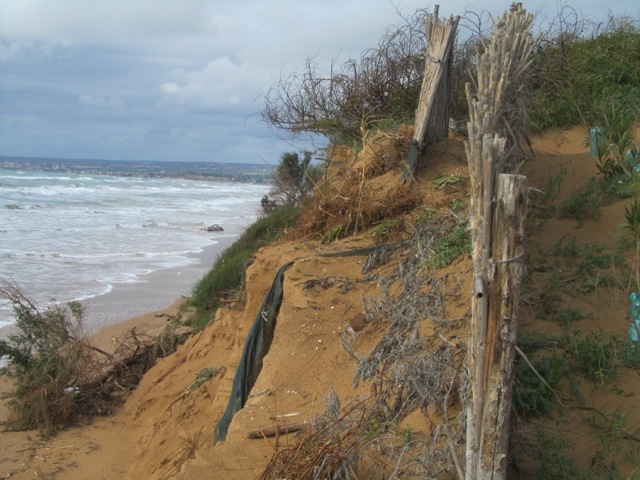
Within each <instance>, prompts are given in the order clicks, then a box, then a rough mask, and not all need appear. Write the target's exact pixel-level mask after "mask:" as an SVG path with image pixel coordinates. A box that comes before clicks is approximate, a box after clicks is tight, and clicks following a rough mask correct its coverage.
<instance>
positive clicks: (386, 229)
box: [325, 218, 404, 245]
mask: <svg viewBox="0 0 640 480" xmlns="http://www.w3.org/2000/svg"><path fill="white" fill-rule="evenodd" d="M403 224H404V222H403V221H402V219H401V218H393V219H389V220H383V221H381V222H378V223H376V224H375V228H374V229H373V232H372V233H371V235H372V236H373V241H374V243H375V244H376V245H380V244H381V243H384V242H385V241H386V240H387V239H388V238H389V236H390V235H391V234H392V233H394V232H397V231H399V230H400V229H401V227H402V226H403ZM325 243H326V242H325Z"/></svg>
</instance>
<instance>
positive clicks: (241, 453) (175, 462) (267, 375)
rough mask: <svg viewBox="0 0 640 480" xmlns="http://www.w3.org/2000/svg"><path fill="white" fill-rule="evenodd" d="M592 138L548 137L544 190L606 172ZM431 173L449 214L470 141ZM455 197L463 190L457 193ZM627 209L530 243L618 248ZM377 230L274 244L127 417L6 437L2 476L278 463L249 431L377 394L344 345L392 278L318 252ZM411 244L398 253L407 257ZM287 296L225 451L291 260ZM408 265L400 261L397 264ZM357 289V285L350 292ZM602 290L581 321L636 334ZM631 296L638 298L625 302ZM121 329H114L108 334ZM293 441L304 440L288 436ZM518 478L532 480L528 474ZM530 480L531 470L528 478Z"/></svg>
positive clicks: (608, 393) (459, 305) (429, 203)
mask: <svg viewBox="0 0 640 480" xmlns="http://www.w3.org/2000/svg"><path fill="white" fill-rule="evenodd" d="M585 136H586V133H585V132H584V131H583V130H580V129H577V130H573V131H567V132H550V133H547V134H546V135H545V136H543V137H541V138H537V139H536V142H535V148H536V151H537V158H536V160H535V161H534V162H531V163H530V164H528V165H527V166H526V171H527V174H528V176H529V177H530V181H531V183H532V184H533V185H540V184H541V182H543V181H544V180H545V179H546V178H548V177H549V175H551V174H553V173H555V172H556V171H557V169H558V168H559V166H560V165H563V166H564V167H565V168H566V169H567V172H568V173H567V177H566V180H565V182H564V183H563V189H562V191H561V193H560V196H559V201H560V200H562V199H564V198H568V197H569V196H570V195H572V194H573V193H574V192H575V191H576V190H577V189H578V188H579V187H580V186H581V185H583V184H584V183H585V182H586V180H587V179H588V178H589V177H590V176H591V175H593V174H594V173H595V170H594V166H593V161H592V160H590V159H589V158H588V156H587V152H586V149H585V148H584V146H582V142H583V139H584V138H585ZM423 163H424V167H423V169H422V171H421V173H420V179H419V180H420V189H421V190H420V191H421V195H422V196H423V198H424V202H425V205H426V207H425V208H435V209H438V208H448V205H449V203H450V198H449V197H448V195H450V194H451V192H447V191H444V190H442V189H438V188H436V187H435V186H434V184H433V183H431V181H432V180H433V179H434V178H435V177H436V176H437V175H439V174H447V175H452V174H458V175H466V159H465V157H464V150H463V147H462V143H461V140H460V139H449V140H448V141H446V142H443V143H442V144H440V145H436V146H434V147H433V148H432V150H431V152H430V154H429V155H428V156H427V157H426V158H425V159H424V162H423ZM385 175H386V176H385V180H384V181H385V182H387V183H388V185H390V186H391V188H398V187H397V186H398V185H399V184H398V179H399V166H396V168H395V170H394V171H392V172H388V173H386V174H385ZM454 193H455V192H454ZM622 211H623V206H622V204H615V205H612V206H610V207H606V208H605V209H604V210H603V212H602V215H601V217H600V218H599V219H598V220H597V221H596V220H588V221H587V222H585V225H584V227H583V228H582V229H580V230H576V228H575V227H576V224H575V221H573V220H566V219H563V220H560V219H551V220H548V221H547V222H545V223H544V224H543V225H541V226H536V227H535V228H532V229H531V232H530V233H531V236H530V238H529V240H528V242H527V249H528V250H529V251H533V250H534V249H536V248H538V246H545V245H546V246H549V245H553V244H555V242H557V241H558V240H559V239H560V238H562V236H564V235H566V234H567V233H571V234H574V235H575V236H577V237H578V236H579V238H580V239H581V241H588V242H592V243H609V244H613V243H615V242H616V241H617V240H616V238H615V237H613V236H612V232H614V231H615V226H616V225H617V224H619V223H621V221H622V219H623V216H622ZM371 243H372V239H371V236H370V235H367V234H366V233H363V234H362V235H360V236H358V237H356V238H348V239H346V240H341V241H339V242H335V243H332V244H329V245H320V244H319V242H318V241H315V240H283V241H280V242H278V243H276V244H274V245H271V246H269V247H266V248H264V249H262V250H261V251H260V252H258V254H257V255H256V257H255V261H254V262H253V264H252V265H251V266H250V267H249V268H248V270H247V276H246V289H245V295H244V298H243V299H242V301H239V302H237V303H235V304H230V305H229V306H228V307H226V308H222V309H220V310H219V311H218V314H217V316H216V319H215V322H213V323H212V324H211V325H210V326H208V327H207V328H206V329H204V330H203V331H202V332H201V333H199V334H197V335H195V336H193V337H191V338H190V339H189V340H188V341H187V342H186V343H185V344H184V345H183V346H182V347H181V348H180V349H179V350H178V351H177V352H176V353H175V354H173V355H171V356H169V357H167V358H165V359H162V360H160V361H158V362H157V364H156V365H155V366H154V367H153V368H152V369H151V370H150V371H149V372H148V373H147V374H146V375H145V377H144V379H143V381H142V383H141V384H140V386H139V387H138V389H137V390H136V391H135V392H133V393H132V394H131V396H130V397H129V398H128V400H127V401H126V404H125V405H124V407H123V408H121V409H120V410H119V411H118V412H116V413H115V414H114V415H112V416H110V417H106V418H100V419H94V420H92V421H87V424H86V425H80V426H77V427H73V428H69V429H67V430H65V431H63V432H61V433H60V434H59V435H58V436H57V437H55V438H54V439H52V440H49V441H41V440H38V439H37V434H36V433H35V432H27V433H24V432H5V433H3V434H2V436H1V437H2V439H1V440H0V447H3V448H2V451H3V452H4V453H3V454H2V456H3V460H2V461H1V462H0V473H1V474H3V475H4V476H5V477H6V478H8V477H9V475H10V476H11V478H34V475H35V474H37V476H39V477H43V476H44V477H48V478H60V479H62V478H64V479H67V478H78V479H79V478H104V479H107V478H130V479H141V478H145V479H146V478H149V479H152V478H154V479H155V478H158V479H159V478H174V477H175V478H184V479H205V478H224V479H232V480H233V479H238V480H245V479H251V478H255V477H257V476H258V475H259V474H260V473H261V472H262V471H263V469H264V467H265V465H266V464H267V463H268V461H269V460H270V458H271V456H272V454H273V452H274V449H276V448H277V446H276V443H275V442H276V440H275V439H271V440H270V441H267V440H264V439H261V440H250V439H247V433H248V432H250V431H252V430H256V429H260V428H265V427H270V426H273V425H276V424H279V425H282V424H286V423H288V422H290V423H300V422H305V421H309V420H310V419H311V418H312V416H313V415H314V414H317V413H320V412H322V411H324V399H325V397H326V396H327V394H328V393H329V392H330V391H331V389H334V390H335V391H336V392H337V393H338V394H339V395H340V396H341V397H349V396H354V395H358V394H366V393H367V392H368V391H369V386H368V385H366V384H365V385H361V386H360V387H359V389H358V390H355V389H354V388H353V371H354V361H353V359H352V358H351V357H350V356H349V354H348V353H347V352H346V351H345V350H344V349H343V348H342V346H341V335H342V333H343V332H344V331H345V329H347V328H348V327H349V326H350V325H356V324H357V322H358V318H360V317H361V315H360V314H361V312H362V308H363V307H362V302H363V298H368V297H373V298H376V297H377V295H379V287H378V279H377V278H379V277H370V278H367V277H365V276H363V275H362V272H361V266H362V265H361V262H362V261H363V259H364V257H363V256H349V257H347V256H345V257H331V258H330V257H318V256H315V254H317V253H320V252H337V251H346V250H350V249H354V248H358V247H362V246H367V245H371ZM406 254H407V252H404V253H399V254H398V255H406ZM399 259H400V257H394V258H393V259H392V260H391V261H390V265H391V266H389V265H386V266H381V267H378V269H377V270H376V271H375V272H374V273H376V274H378V275H379V276H384V275H385V274H388V272H389V271H390V269H391V268H392V266H393V265H395V263H397V261H399ZM290 261H293V262H294V263H293V265H292V266H291V267H290V268H289V269H288V270H287V271H286V274H285V284H284V285H285V286H284V301H283V305H282V308H281V311H280V315H279V317H278V321H277V328H276V334H275V339H274V341H273V344H272V346H271V349H270V352H269V354H268V355H267V357H266V358H265V360H264V367H263V370H262V373H261V375H260V377H259V379H258V381H257V383H256V385H255V386H254V388H253V390H252V394H251V396H250V398H249V400H248V403H247V405H246V407H245V408H244V409H243V410H242V411H240V412H239V413H238V414H237V415H236V416H235V418H234V420H233V422H232V423H231V426H230V429H229V432H228V437H227V440H226V441H225V442H220V443H218V444H217V445H215V446H214V444H213V432H214V429H215V426H216V423H217V422H218V420H219V419H220V416H221V415H222V413H223V411H224V409H225V408H226V404H227V401H228V398H229V395H230V391H231V385H232V382H233V376H234V374H235V369H236V367H237V365H238V362H239V361H240V357H241V352H242V348H243V346H244V342H245V339H246V335H247V332H248V330H249V328H250V327H251V323H252V322H253V320H254V318H255V316H256V314H257V312H258V309H259V307H260V305H261V303H262V301H263V298H264V295H265V293H266V292H267V290H268V289H269V287H270V285H271V282H272V280H273V276H274V275H275V273H276V271H277V270H278V269H279V268H280V266H281V265H282V264H283V263H285V262H290ZM394 262H395V263H394ZM469 270H470V262H469V261H468V260H458V261H456V262H454V264H453V265H452V266H451V267H450V268H449V271H448V272H446V274H450V275H455V278H456V282H457V284H456V285H458V287H456V288H458V290H457V292H458V293H457V294H452V295H450V297H448V300H447V301H448V303H447V308H450V309H451V312H452V315H454V316H455V315H460V316H462V315H464V313H465V311H466V310H467V308H468V306H467V303H466V300H465V298H466V295H467V294H468V293H469V292H470V288H469V284H470V283H469V281H470V273H469ZM323 278H324V279H327V278H331V279H333V283H330V282H325V285H324V286H323V285H314V286H311V287H310V288H306V287H308V285H305V282H308V281H309V280H321V279H323ZM346 284H348V285H349V287H348V288H343V287H344V286H345V285H346ZM526 290H527V292H526V296H527V302H529V305H531V302H535V301H536V299H537V298H538V295H539V286H537V285H528V286H527V289H526ZM599 295H600V297H599V298H598V299H597V300H594V298H593V297H585V298H584V299H578V300H576V301H577V302H582V304H583V305H582V307H583V308H589V311H590V312H593V314H592V315H591V316H590V317H589V318H588V319H587V320H584V321H583V322H585V323H581V324H580V327H581V328H585V329H586V330H589V329H594V330H595V329H599V328H603V329H604V330H606V331H609V332H615V333H617V334H619V335H620V336H622V337H623V336H624V335H625V334H626V329H627V328H628V323H627V322H628V320H627V317H626V308H627V304H626V301H625V298H619V297H618V298H617V299H616V298H614V297H613V296H614V295H615V294H614V293H612V292H609V291H606V290H605V289H602V290H601V291H600V292H599ZM623 297H624V296H623ZM521 313H522V317H521V318H520V319H519V320H520V325H521V327H522V330H523V331H525V332H527V331H528V332H531V331H535V330H538V331H543V332H546V333H549V332H551V333H554V332H555V333H557V332H558V330H559V326H558V325H557V323H553V322H549V321H543V320H539V319H537V318H535V313H534V310H533V308H524V307H523V308H522V309H521ZM357 330H359V331H358V332H357V334H356V336H355V338H356V340H355V342H354V345H355V346H356V348H357V350H358V351H359V352H362V353H366V352H368V351H369V350H370V349H371V348H372V347H373V345H374V344H375V342H376V341H377V340H378V338H379V337H380V334H381V332H380V331H379V330H376V329H373V328H367V327H365V328H364V329H362V330H360V326H358V327H357ZM107 336H108V335H107ZM212 367H219V372H218V374H217V375H216V376H215V377H214V378H213V379H212V380H210V381H208V382H205V383H203V384H202V385H201V386H200V387H199V388H197V389H195V390H193V391H188V388H189V386H190V385H191V384H192V383H193V382H194V380H195V378H196V373H197V372H198V371H200V370H201V369H203V368H212ZM615 385H616V386H617V387H618V388H619V389H621V390H623V391H624V392H626V395H619V394H617V393H616V391H617V390H615V389H613V388H606V389H599V390H596V389H592V388H591V387H589V386H588V385H586V386H585V387H584V388H583V391H585V392H586V393H587V395H588V400H589V401H590V402H591V404H592V405H593V406H594V407H595V408H598V409H602V410H606V411H610V410H611V408H612V406H615V407H619V408H621V409H622V410H624V412H625V413H626V414H627V420H628V422H629V424H630V425H631V426H635V427H638V426H640V418H639V414H638V413H635V411H634V407H637V390H638V387H637V386H636V385H637V373H636V372H634V371H625V372H624V375H623V376H621V378H620V379H619V380H617V381H616V383H615ZM582 413H583V412H582V411H581V410H580V411H578V410H576V411H571V412H570V415H569V418H570V419H573V420H572V421H571V422H570V424H571V425H573V427H569V426H567V427H566V429H567V430H571V431H570V433H569V435H570V436H571V437H572V438H573V439H574V440H575V441H580V439H581V438H582V437H584V435H583V433H584V427H582V426H580V422H579V420H580V419H581V418H582V417H581V415H582ZM411 421H412V422H413V428H415V429H416V430H422V431H428V429H429V425H428V420H427V419H425V418H424V416H422V417H421V414H418V415H417V416H413V417H412V419H411ZM277 441H278V442H279V444H280V445H287V444H289V442H292V441H293V440H292V438H291V437H290V436H281V437H280V438H279V439H278V440H277ZM594 448H595V447H594V446H593V445H591V444H589V443H588V442H586V440H585V443H584V444H577V446H576V451H580V452H583V455H582V456H583V457H584V461H585V462H588V461H590V455H593V452H594ZM514 478H518V477H514ZM523 478H525V477H523Z"/></svg>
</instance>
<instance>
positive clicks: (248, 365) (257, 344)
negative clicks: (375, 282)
mask: <svg viewBox="0 0 640 480" xmlns="http://www.w3.org/2000/svg"><path fill="white" fill-rule="evenodd" d="M401 246H402V243H401V242H400V243H394V244H389V245H379V246H375V247H363V248H357V249H354V250H347V251H342V252H328V253H316V254H314V255H308V256H305V257H300V258H297V259H295V260H292V261H291V262H288V263H285V264H284V265H283V266H282V267H280V270H278V273H276V276H275V278H274V279H273V283H272V284H271V289H270V290H269V292H268V293H267V296H266V297H265V299H264V301H263V302H262V306H261V307H260V310H259V311H258V315H257V317H256V319H255V320H254V321H253V326H252V327H251V330H250V331H249V334H248V335H247V341H246V343H245V344H244V350H243V351H242V359H241V360H240V364H239V365H238V369H237V370H236V374H235V377H233V386H232V387H231V397H230V398H229V403H228V404H227V409H226V410H225V412H224V414H223V415H222V418H221V419H220V421H219V422H218V424H217V425H216V433H215V437H214V443H218V442H219V441H221V440H225V439H226V438H227V430H228V429H229V425H230V424H231V420H233V417H234V415H235V414H236V413H237V412H238V411H240V410H241V409H242V408H243V407H244V405H245V403H246V401H247V398H248V397H249V393H250V392H251V388H253V385H254V384H255V383H256V380H257V379H258V375H260V371H261V370H262V360H263V358H264V357H265V355H266V354H267V353H269V347H271V342H272V341H273V336H274V333H275V329H276V320H277V317H278V312H279V311H280V305H281V304H282V297H283V288H284V287H283V286H284V272H285V270H286V269H287V268H288V267H290V266H291V265H292V264H293V263H294V262H295V261H297V260H301V259H303V258H310V257H351V256H356V255H371V254H375V253H376V252H382V251H386V250H390V249H395V248H399V247H401Z"/></svg>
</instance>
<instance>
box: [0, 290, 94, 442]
mask: <svg viewBox="0 0 640 480" xmlns="http://www.w3.org/2000/svg"><path fill="white" fill-rule="evenodd" d="M0 295H1V296H2V297H4V298H5V299H7V300H8V301H9V302H10V303H11V305H12V306H13V312H14V316H15V322H16V323H15V327H16V329H17V333H12V334H9V336H8V338H7V340H0V357H6V358H7V361H8V364H7V366H6V367H4V368H3V369H2V371H1V372H0V373H2V374H3V375H6V376H8V377H9V378H11V379H12V380H13V381H14V382H15V387H14V391H13V392H12V393H10V394H9V407H10V410H11V415H12V418H11V423H13V424H14V426H16V427H17V428H37V429H40V430H41V431H43V432H44V433H46V434H50V433H53V432H54V431H55V430H56V429H57V428H59V427H60V426H64V425H66V424H67V423H68V422H69V421H70V420H71V419H72V418H73V417H74V416H75V415H76V413H77V412H78V409H79V406H78V404H77V396H76V395H74V393H75V392H76V390H75V383H76V381H77V380H78V378H79V376H80V375H81V374H82V371H81V370H82V367H83V366H85V361H84V360H86V356H85V355H86V345H85V344H83V339H82V320H83V314H84V311H83V308H82V306H81V305H80V304H79V303H78V302H69V303H68V304H67V305H66V306H62V305H54V306H51V307H47V308H45V309H40V308H39V307H37V306H36V305H35V304H34V303H33V302H32V301H31V300H29V299H28V298H27V297H26V296H25V295H24V294H23V293H22V291H21V290H20V289H19V288H18V287H17V286H14V285H3V286H2V287H1V288H0Z"/></svg>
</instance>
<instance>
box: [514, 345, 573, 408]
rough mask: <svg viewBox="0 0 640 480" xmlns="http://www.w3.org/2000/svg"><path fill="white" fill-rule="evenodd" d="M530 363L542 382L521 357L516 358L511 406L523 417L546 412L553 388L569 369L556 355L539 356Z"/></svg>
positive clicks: (549, 405) (563, 360)
mask: <svg viewBox="0 0 640 480" xmlns="http://www.w3.org/2000/svg"><path fill="white" fill-rule="evenodd" d="M532 364H533V367H534V368H535V369H536V372H537V373H538V374H540V376H541V377H542V378H543V379H544V382H543V381H542V380H541V379H540V377H538V375H537V374H536V373H535V372H534V371H532V369H531V367H530V366H529V365H528V364H527V363H526V362H524V361H523V360H522V358H521V357H517V358H516V371H515V379H514V384H513V408H514V410H515V411H516V413H518V415H519V416H521V417H525V418H527V417H530V416H531V415H534V414H543V413H546V412H548V410H549V408H550V407H551V399H552V397H553V394H554V390H555V389H556V387H557V386H558V384H559V382H560V380H561V379H562V378H563V376H565V375H566V374H567V373H568V372H569V371H570V367H569V365H568V364H567V362H566V360H565V359H563V358H561V357H557V356H550V357H544V358H540V359H538V360H535V361H533V362H532Z"/></svg>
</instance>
